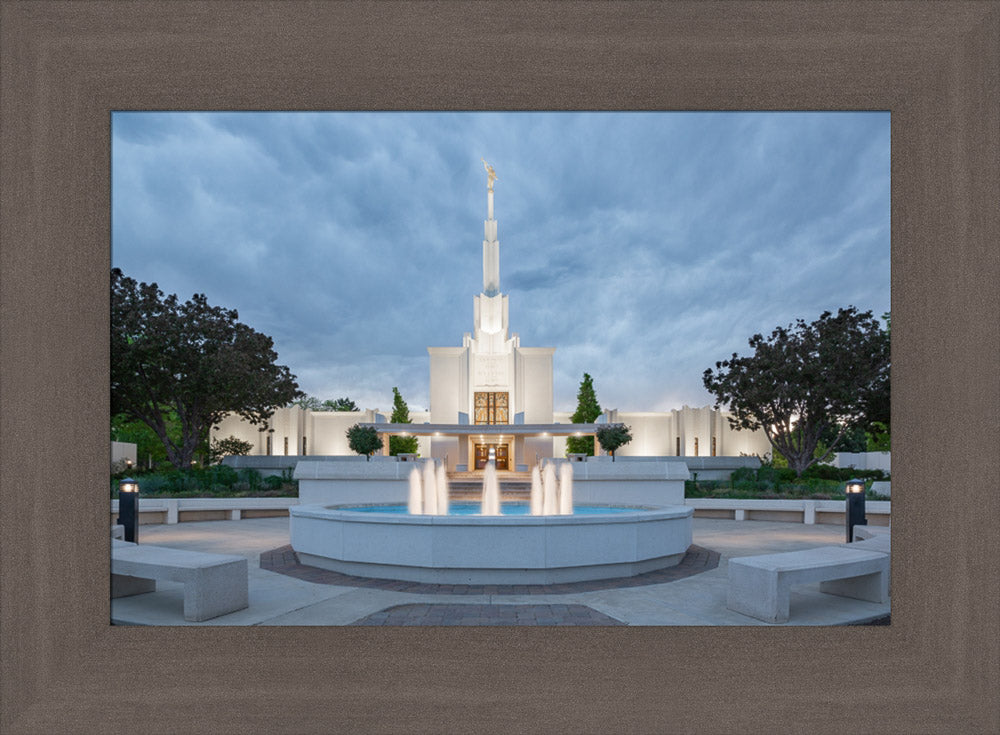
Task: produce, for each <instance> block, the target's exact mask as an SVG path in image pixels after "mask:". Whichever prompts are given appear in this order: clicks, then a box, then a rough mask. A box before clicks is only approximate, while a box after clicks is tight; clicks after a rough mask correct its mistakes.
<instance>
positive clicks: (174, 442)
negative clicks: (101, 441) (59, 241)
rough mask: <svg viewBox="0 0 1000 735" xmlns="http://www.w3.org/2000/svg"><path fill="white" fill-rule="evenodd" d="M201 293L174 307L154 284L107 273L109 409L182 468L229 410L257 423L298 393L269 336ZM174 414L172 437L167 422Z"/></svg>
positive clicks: (176, 302)
mask: <svg viewBox="0 0 1000 735" xmlns="http://www.w3.org/2000/svg"><path fill="white" fill-rule="evenodd" d="M238 318H239V315H238V313H237V312H236V310H234V309H223V308H221V307H217V306H210V305H209V304H208V301H207V299H206V298H205V295H204V294H195V295H194V296H192V297H191V299H190V300H189V301H187V302H184V303H181V302H180V301H179V300H178V298H177V296H176V295H174V294H171V295H170V296H167V297H164V295H163V292H162V291H160V289H159V288H158V287H157V285H156V284H155V283H151V284H146V283H137V282H136V281H135V280H133V279H132V278H128V277H127V276H125V275H124V274H123V273H122V272H121V270H119V269H118V268H115V269H113V270H112V271H111V411H112V415H113V416H117V415H119V414H120V415H124V416H125V417H127V418H129V419H136V420H139V421H142V422H144V423H145V424H146V425H147V426H149V427H150V428H151V429H152V430H153V432H154V433H155V434H156V436H157V437H158V438H159V439H160V441H161V442H163V446H164V448H165V450H166V453H167V459H169V460H170V462H171V463H172V464H173V465H174V466H175V467H177V468H178V469H183V468H187V467H190V465H191V460H192V458H193V457H194V453H195V451H196V450H197V449H198V447H199V445H203V444H204V442H205V441H206V440H207V438H208V432H209V429H210V428H211V427H212V426H213V425H215V424H217V423H219V422H220V421H221V420H222V418H223V417H224V416H225V415H226V414H229V413H237V414H239V415H240V416H242V417H243V418H244V419H246V420H247V421H249V422H251V423H253V424H258V423H263V422H265V421H267V419H268V418H270V416H271V415H272V414H273V412H274V409H275V408H277V407H278V406H285V405H288V403H289V402H290V401H292V400H294V399H296V398H298V397H300V396H301V395H302V393H301V392H300V391H299V389H298V386H297V385H296V383H295V376H293V375H292V374H291V373H290V372H289V370H288V368H287V367H285V366H283V365H276V364H275V363H274V361H275V360H276V359H277V357H278V355H277V353H275V352H274V350H273V345H274V343H273V341H272V340H271V338H270V337H268V336H266V335H264V334H261V333H260V332H257V331H255V330H254V329H251V328H250V327H248V326H247V325H245V324H241V323H240V322H239V321H237V319H238ZM170 412H173V414H174V415H175V416H176V421H177V424H178V432H176V433H173V434H172V432H171V431H170V430H169V427H168V420H167V417H168V416H169V415H170Z"/></svg>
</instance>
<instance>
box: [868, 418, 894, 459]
mask: <svg viewBox="0 0 1000 735" xmlns="http://www.w3.org/2000/svg"><path fill="white" fill-rule="evenodd" d="M865 436H866V438H867V439H868V444H867V446H866V447H865V451H868V452H889V451H891V450H892V437H891V436H890V434H889V426H888V425H887V424H883V423H882V422H881V421H873V422H872V423H871V425H870V427H869V431H868V432H867V433H866V434H865Z"/></svg>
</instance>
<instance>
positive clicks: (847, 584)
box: [726, 544, 889, 623]
mask: <svg viewBox="0 0 1000 735" xmlns="http://www.w3.org/2000/svg"><path fill="white" fill-rule="evenodd" d="M852 546H855V544H852ZM809 582H819V583H820V587H819V589H820V592H826V593H828V594H833V595H840V596H842V597H853V598H855V599H858V600H868V601H870V602H880V603H884V602H887V601H888V600H889V556H888V554H884V553H881V552H879V551H872V550H862V549H857V548H845V547H841V546H821V547H819V548H817V549H805V550H803V551H790V552H786V553H783V554H763V555H761V556H743V557H738V558H735V559H730V560H729V594H728V597H727V600H726V606H727V607H728V608H729V609H730V610H735V611H736V612H738V613H742V614H743V615H749V616H750V617H754V618H757V619H758V620H763V621H765V622H768V623H784V622H786V621H787V620H788V604H789V597H790V590H791V586H792V585H793V584H806V583H809Z"/></svg>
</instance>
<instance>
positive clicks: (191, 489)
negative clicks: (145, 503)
mask: <svg viewBox="0 0 1000 735" xmlns="http://www.w3.org/2000/svg"><path fill="white" fill-rule="evenodd" d="M126 475H129V476H130V477H133V478H134V479H135V480H136V481H138V483H139V491H140V492H141V493H142V495H143V497H163V498H297V497H298V496H299V483H298V481H297V480H293V479H292V471H291V470H285V471H284V472H282V474H281V475H271V476H266V477H265V476H263V475H261V473H260V472H258V471H257V470H255V469H250V468H243V469H238V470H237V469H233V468H232V467H227V466H226V465H221V464H220V465H210V466H208V467H192V468H191V469H189V470H183V471H182V470H176V469H164V470H157V471H153V472H138V471H135V470H132V471H131V474H129V472H128V471H126V472H117V473H115V474H114V475H112V478H111V497H112V498H117V497H118V483H119V481H120V480H121V478H122V477H124V476H126Z"/></svg>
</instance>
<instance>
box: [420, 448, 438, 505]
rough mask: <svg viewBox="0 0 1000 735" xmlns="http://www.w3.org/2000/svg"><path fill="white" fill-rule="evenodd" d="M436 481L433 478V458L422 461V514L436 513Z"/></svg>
mask: <svg viewBox="0 0 1000 735" xmlns="http://www.w3.org/2000/svg"><path fill="white" fill-rule="evenodd" d="M436 487H437V482H436V481H435V479H434V460H431V459H428V460H427V461H425V462H424V487H423V490H424V514H425V515H431V516H435V515H437V514H438V495H437V489H436Z"/></svg>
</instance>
